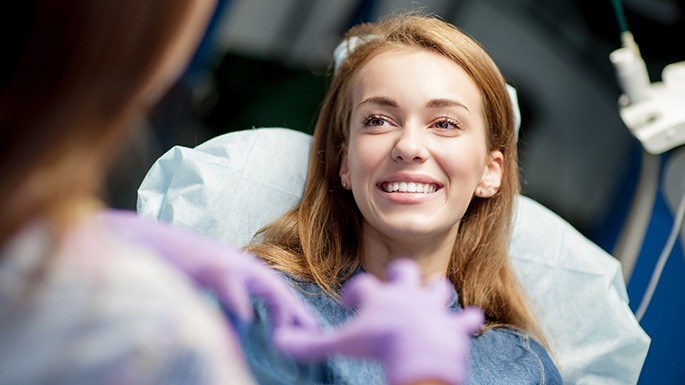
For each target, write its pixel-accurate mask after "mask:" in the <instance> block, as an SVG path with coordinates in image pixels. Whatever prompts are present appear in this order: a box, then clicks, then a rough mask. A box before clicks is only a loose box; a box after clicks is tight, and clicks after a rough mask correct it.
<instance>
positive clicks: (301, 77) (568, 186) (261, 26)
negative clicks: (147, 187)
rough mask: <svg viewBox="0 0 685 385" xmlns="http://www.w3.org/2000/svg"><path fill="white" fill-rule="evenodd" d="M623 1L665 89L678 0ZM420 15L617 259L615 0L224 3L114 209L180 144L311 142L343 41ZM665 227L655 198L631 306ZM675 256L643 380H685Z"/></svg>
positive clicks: (148, 135) (114, 190) (679, 25)
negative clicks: (379, 23)
mask: <svg viewBox="0 0 685 385" xmlns="http://www.w3.org/2000/svg"><path fill="white" fill-rule="evenodd" d="M623 6H624V9H625V13H626V19H627V22H628V25H629V27H630V29H631V31H632V32H633V35H634V36H635V40H636V41H637V43H638V44H639V46H640V49H641V51H642V55H643V57H644V59H645V61H646V63H647V65H648V70H649V72H650V76H651V79H652V81H660V73H661V70H662V69H663V67H664V66H665V65H666V64H669V63H673V62H677V61H682V60H685V48H683V47H684V46H683V43H682V41H683V37H685V21H684V20H685V17H684V16H683V12H685V1H682V0H625V1H624V2H623ZM416 8H420V9H422V10H424V11H426V12H431V13H436V14H438V15H440V16H441V17H443V18H444V19H446V20H448V21H450V22H452V23H453V24H455V25H456V26H458V27H460V28H462V29H463V30H465V31H466V32H467V33H469V34H470V35H472V36H473V37H475V38H476V39H477V40H478V41H480V42H481V43H482V44H483V46H484V47H485V48H486V50H487V51H488V52H489V53H490V54H491V55H492V57H493V58H494V59H495V61H496V62H497V64H498V65H499V67H500V69H501V70H502V72H503V74H504V76H505V78H506V79H507V81H508V82H509V83H510V84H512V85H514V86H515V87H517V89H518V91H519V103H520V106H521V113H522V126H521V135H520V141H519V150H520V166H521V173H522V180H523V193H524V194H525V195H527V196H530V197H532V198H534V199H536V200H537V201H539V202H540V203H542V204H544V205H545V206H547V207H549V208H550V209H552V210H553V211H555V212H556V213H558V214H559V215H560V216H562V217H563V218H565V219H566V220H567V221H569V222H570V223H571V224H572V225H574V226H575V227H576V228H577V229H578V230H579V231H581V232H582V233H583V234H585V235H586V236H587V237H589V238H590V239H592V240H593V241H595V242H596V243H597V244H598V245H599V246H601V247H603V248H604V249H605V250H607V251H608V252H610V253H611V252H612V251H613V248H614V246H615V244H616V240H617V238H618V235H619V232H620V231H621V229H622V224H623V222H624V220H625V217H626V213H627V210H628V207H629V204H630V200H631V199H632V197H633V194H634V191H635V188H636V184H637V182H638V178H637V175H638V173H639V169H640V165H641V161H642V158H641V154H642V149H641V147H640V144H639V142H637V141H636V140H635V139H634V138H633V137H632V136H631V135H630V133H629V131H628V130H627V128H626V127H625V125H624V124H623V123H622V121H621V119H620V117H619V114H618V108H617V100H618V97H619V95H620V93H621V90H620V89H619V87H618V83H617V81H616V78H615V75H614V69H613V67H612V66H611V64H610V62H609V59H608V56H609V53H610V52H611V51H612V50H614V49H616V48H618V47H619V46H620V38H619V27H618V23H617V19H616V16H615V14H614V9H613V8H612V4H611V2H610V0H600V1H593V0H575V1H572V0H559V1H553V2H552V1H545V0H479V1H475V0H434V1H408V0H396V1H381V0H375V1H374V0H372V1H364V0H225V1H220V3H219V7H218V9H217V12H216V14H215V18H214V20H213V23H212V24H211V26H210V29H209V30H208V32H207V35H206V37H205V39H204V41H203V44H202V46H201V47H200V49H199V50H198V53H197V54H196V57H195V59H194V61H193V62H192V63H191V65H190V67H189V68H188V70H187V72H186V74H185V75H184V77H183V78H182V79H181V80H180V81H179V82H178V83H177V84H176V85H175V86H174V88H173V89H172V90H171V91H170V92H169V93H168V95H166V97H165V98H164V100H163V101H162V103H161V104H160V105H159V106H158V107H157V108H156V109H155V111H154V114H153V116H152V118H151V119H150V120H149V121H148V122H146V125H147V127H144V128H146V129H142V128H143V127H141V130H139V131H138V137H137V138H136V139H135V140H134V141H133V142H132V143H131V145H130V146H129V150H128V151H127V152H126V153H125V154H123V156H122V159H121V161H120V162H119V165H118V168H117V169H116V170H115V171H114V172H113V173H112V175H111V177H110V189H109V197H110V201H111V203H112V205H113V206H115V207H121V208H130V209H134V208H135V202H136V189H137V187H138V185H139V184H140V182H141V181H142V179H143V177H144V175H145V173H146V171H147V170H148V168H149V167H150V166H151V165H152V163H153V162H154V161H155V160H156V159H157V158H158V157H159V156H161V155H162V154H163V153H164V152H165V151H167V150H168V149H170V148H171V147H172V146H174V145H182V146H187V147H193V146H195V145H197V144H200V143H202V142H204V141H205V140H207V139H209V138H212V137H214V136H217V135H220V134H223V133H226V132H230V131H235V130H244V129H249V128H251V127H288V128H293V129H297V130H301V131H304V132H308V133H311V129H312V127H313V123H314V119H315V116H316V113H317V110H318V107H319V104H320V103H321V101H322V98H323V95H324V93H325V90H326V85H327V81H328V78H327V76H328V74H329V64H330V59H331V53H332V51H333V49H334V48H335V46H336V45H337V43H338V42H339V38H340V36H341V34H342V33H343V32H344V31H345V30H346V29H347V28H348V27H349V26H351V25H352V24H356V23H359V22H363V21H372V20H375V19H377V18H379V17H382V16H383V15H386V14H390V13H394V12H402V11H405V10H411V9H416ZM684 108H685V106H684ZM664 156H665V157H666V156H668V155H667V154H666V155H664ZM672 222H673V215H672V209H670V208H669V207H668V206H667V205H666V204H665V203H664V201H663V198H661V197H660V196H659V197H658V198H657V201H656V203H655V207H654V212H653V219H652V221H651V224H650V228H649V232H648V235H647V237H646V241H645V246H644V248H643V250H642V252H641V253H640V256H639V259H638V262H637V264H636V269H635V273H634V274H632V276H631V279H630V281H629V282H628V291H629V295H630V297H631V307H633V309H634V308H635V306H636V305H637V302H638V301H639V299H640V297H641V296H642V293H643V292H644V290H645V287H646V286H647V281H648V279H649V274H651V271H652V269H653V266H654V264H655V260H656V258H657V255H658V253H659V251H660V249H661V247H662V246H663V243H664V242H665V239H666V236H667V234H668V230H669V228H670V226H671V224H672ZM676 252H677V253H678V255H674V256H673V257H672V258H671V261H670V262H669V264H670V265H668V266H667V268H666V269H665V273H664V275H663V277H662V281H661V282H660V286H659V291H658V292H657V293H656V294H655V298H654V301H653V304H652V305H651V307H650V310H649V313H648V314H647V315H646V316H645V318H644V319H643V321H642V325H643V327H644V328H645V330H646V331H647V333H648V334H649V335H650V336H651V337H652V339H653V341H652V347H651V349H650V353H649V355H648V358H647V362H646V364H645V368H644V369H643V374H642V377H641V380H640V383H641V384H642V383H644V384H653V383H660V384H685V365H680V362H682V357H683V356H685V336H684V332H683V329H684V327H683V326H682V325H681V324H682V323H683V321H682V320H683V319H685V287H683V283H682V282H683V281H684V280H683V279H682V278H683V277H684V275H683V274H685V266H683V265H684V263H683V261H684V260H685V259H684V258H683V256H682V248H681V247H680V246H679V247H677V250H676ZM588 306H592V304H588Z"/></svg>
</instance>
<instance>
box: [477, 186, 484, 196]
mask: <svg viewBox="0 0 685 385" xmlns="http://www.w3.org/2000/svg"><path fill="white" fill-rule="evenodd" d="M478 193H479V194H480V196H481V197H482V196H483V195H485V189H484V188H481V189H480V190H479V191H478Z"/></svg>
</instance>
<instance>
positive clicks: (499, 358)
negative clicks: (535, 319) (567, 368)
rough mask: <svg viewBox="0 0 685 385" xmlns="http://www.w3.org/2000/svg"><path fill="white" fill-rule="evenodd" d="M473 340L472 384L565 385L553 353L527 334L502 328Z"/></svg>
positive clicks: (469, 382) (470, 366) (470, 375)
mask: <svg viewBox="0 0 685 385" xmlns="http://www.w3.org/2000/svg"><path fill="white" fill-rule="evenodd" d="M472 341H473V342H472V346H471V360H470V365H469V381H467V383H468V384H481V383H482V384H562V380H561V375H560V374H559V371H558V369H557V367H556V365H555V364H554V361H553V360H552V357H551V356H550V354H549V353H548V352H547V351H546V350H545V348H544V347H543V346H542V345H541V344H540V343H539V342H538V341H536V340H535V339H534V338H532V337H530V336H529V335H528V334H526V333H523V332H521V331H518V330H516V329H512V328H505V327H498V328H493V329H490V330H488V331H486V332H485V333H483V334H481V335H479V336H477V337H475V338H474V339H473V340H472Z"/></svg>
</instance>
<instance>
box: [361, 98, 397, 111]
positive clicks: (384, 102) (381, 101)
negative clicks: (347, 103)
mask: <svg viewBox="0 0 685 385" xmlns="http://www.w3.org/2000/svg"><path fill="white" fill-rule="evenodd" d="M367 103H369V104H376V105H379V106H385V107H397V106H398V104H397V102H396V101H394V100H392V99H390V98H388V97H385V96H371V97H369V98H366V99H364V100H362V102H361V103H359V104H358V105H357V108H359V107H361V106H362V105H363V104H367Z"/></svg>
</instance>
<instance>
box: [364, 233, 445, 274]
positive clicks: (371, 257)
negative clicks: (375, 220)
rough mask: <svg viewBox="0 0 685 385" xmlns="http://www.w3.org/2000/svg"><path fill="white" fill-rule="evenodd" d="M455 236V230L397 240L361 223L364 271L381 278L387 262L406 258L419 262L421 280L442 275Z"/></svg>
mask: <svg viewBox="0 0 685 385" xmlns="http://www.w3.org/2000/svg"><path fill="white" fill-rule="evenodd" d="M452 233H454V234H452ZM455 237H456V229H455V231H450V232H449V233H445V234H441V235H435V236H427V237H424V238H418V239H403V240H398V239H395V238H390V237H387V236H385V235H384V234H381V233H379V232H378V231H376V230H375V229H372V228H371V227H370V226H368V225H365V228H364V240H363V242H364V255H363V256H362V266H363V267H364V270H366V271H367V272H369V273H371V274H373V275H375V276H377V277H378V278H380V279H385V271H386V266H387V265H388V264H389V263H390V262H391V261H393V260H395V259H399V258H408V259H412V260H414V261H416V262H417V263H418V264H419V266H420V267H421V272H422V275H423V278H424V279H429V278H431V277H445V276H446V275H447V267H448V265H449V261H450V258H451V256H452V250H453V248H454V239H455Z"/></svg>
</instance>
